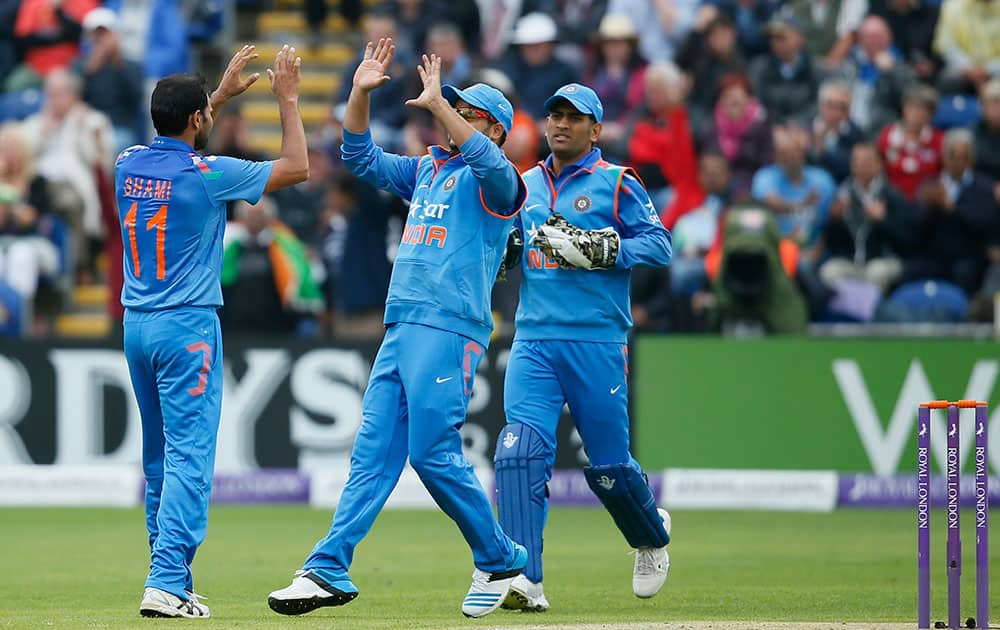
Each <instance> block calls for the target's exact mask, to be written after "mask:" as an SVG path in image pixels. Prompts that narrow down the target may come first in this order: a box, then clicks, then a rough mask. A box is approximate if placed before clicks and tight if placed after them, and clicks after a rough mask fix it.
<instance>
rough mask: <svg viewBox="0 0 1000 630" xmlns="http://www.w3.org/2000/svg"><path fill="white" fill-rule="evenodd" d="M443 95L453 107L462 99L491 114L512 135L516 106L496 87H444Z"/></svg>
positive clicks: (476, 85)
mask: <svg viewBox="0 0 1000 630" xmlns="http://www.w3.org/2000/svg"><path fill="white" fill-rule="evenodd" d="M441 95H442V96H444V97H445V99H447V101H448V102H449V103H451V105H452V107H454V106H455V103H456V102H457V101H458V99H462V100H463V101H465V102H466V103H468V104H469V105H472V106H473V107H477V108H479V109H481V110H483V111H485V112H489V113H490V116H493V118H495V119H496V121H497V122H498V123H500V124H501V125H503V129H504V131H506V132H507V133H510V128H511V127H513V126H514V106H513V105H511V104H510V101H508V100H507V97H506V96H504V95H503V92H501V91H500V90H498V89H496V88H495V87H491V86H489V85H486V84H485V83H476V84H474V85H470V86H469V87H467V88H465V89H464V90H460V89H458V88H457V87H455V86H454V85H442V86H441Z"/></svg>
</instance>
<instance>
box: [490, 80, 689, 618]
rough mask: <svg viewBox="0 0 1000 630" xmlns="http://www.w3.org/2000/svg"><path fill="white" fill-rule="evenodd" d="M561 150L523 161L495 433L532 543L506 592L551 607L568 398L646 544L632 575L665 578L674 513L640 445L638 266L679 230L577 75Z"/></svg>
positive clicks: (601, 485)
mask: <svg viewBox="0 0 1000 630" xmlns="http://www.w3.org/2000/svg"><path fill="white" fill-rule="evenodd" d="M545 109H546V111H547V112H548V115H547V120H546V124H545V136H546V138H547V139H548V143H549V147H550V148H551V151H552V153H551V155H549V157H548V158H547V159H546V160H545V161H544V162H542V163H539V164H538V165H537V166H535V167H533V168H531V169H530V170H528V171H527V172H526V173H525V174H524V181H525V183H526V184H527V186H528V199H527V201H526V202H525V207H524V210H523V211H522V212H521V217H520V220H521V223H522V224H523V227H524V229H525V232H526V234H527V237H526V239H525V240H526V243H525V245H526V247H525V249H524V252H523V263H522V264H523V273H524V276H523V280H522V282H521V299H520V304H519V306H518V309H517V316H516V321H515V326H516V333H515V335H514V343H513V346H512V348H511V354H510V361H509V363H508V365H507V374H506V380H505V384H504V408H505V411H506V415H507V423H508V424H507V425H506V426H505V427H504V428H503V430H502V431H501V432H500V435H499V438H498V440H497V445H496V455H495V459H494V462H495V465H496V484H497V502H498V506H499V512H500V524H501V525H502V526H503V529H504V531H505V532H507V533H508V534H510V536H511V537H512V538H513V539H514V540H516V541H517V542H519V543H521V544H523V545H524V546H525V547H527V549H528V565H527V567H526V568H525V570H524V574H523V575H521V576H518V577H517V579H515V580H514V582H513V584H512V585H511V588H510V593H509V594H508V596H507V598H506V600H505V602H504V604H503V606H504V607H505V608H512V609H523V610H534V611H542V610H547V609H548V608H549V603H548V601H547V600H546V598H545V594H544V592H543V590H542V530H543V529H544V527H545V520H546V515H547V512H548V491H547V487H546V484H547V483H548V481H549V479H551V477H552V465H553V462H554V460H555V453H556V425H557V424H558V422H559V414H560V412H561V410H562V408H563V405H564V404H566V403H569V408H570V411H571V413H572V414H573V418H574V420H575V422H576V427H577V430H578V431H579V433H580V437H581V438H582V439H583V445H584V449H585V450H586V452H587V456H588V458H589V459H590V465H589V466H587V467H586V468H584V475H585V476H586V479H587V483H588V484H589V485H590V488H591V489H592V490H593V491H594V492H595V493H596V494H597V496H598V497H599V498H600V500H601V503H603V504H604V507H605V508H607V510H608V512H610V513H611V516H612V518H613V519H614V522H615V524H616V525H617V526H618V529H620V530H621V532H622V534H624V536H625V540H626V541H628V544H629V545H631V546H632V547H634V548H635V549H636V553H635V568H634V571H633V579H632V588H633V591H634V593H635V594H636V595H637V596H638V597H652V596H653V595H655V594H656V593H657V591H659V589H660V587H661V586H662V585H663V582H664V580H665V579H666V577H667V570H668V568H669V566H670V560H669V556H668V555H667V551H666V548H665V547H666V545H667V543H668V542H670V517H669V515H668V514H667V512H666V511H665V510H660V509H658V508H657V505H656V500H655V498H654V497H653V493H652V492H651V490H650V488H649V485H648V483H647V481H646V475H645V474H644V473H643V471H642V468H641V467H640V466H639V464H638V462H636V461H635V460H634V459H633V458H632V456H631V455H630V453H629V419H628V346H627V345H626V336H627V335H628V331H629V329H630V328H631V327H632V317H631V309H630V305H629V269H631V268H632V267H635V266H637V265H649V266H663V265H666V264H667V263H668V262H670V253H671V246H670V233H669V232H668V231H667V230H666V229H665V228H664V227H663V225H662V224H661V223H660V219H659V217H658V216H657V213H656V211H655V210H654V208H653V204H652V202H651V201H650V199H649V195H648V194H647V193H646V190H645V189H644V188H643V185H642V183H641V182H640V181H639V179H638V177H637V176H636V175H635V173H634V172H633V171H632V170H631V169H629V168H625V167H621V166H617V165H614V164H610V163H608V162H606V161H604V160H603V159H602V158H601V150H600V149H598V148H596V147H595V146H594V145H595V144H596V143H597V141H598V139H599V138H600V135H601V117H602V115H603V111H604V110H603V107H602V105H601V102H600V99H598V97H597V94H595V93H594V91H593V90H591V89H590V88H588V87H585V86H583V85H579V84H576V83H570V84H569V85H564V86H563V87H561V88H559V90H558V91H556V93H555V94H554V95H552V97H550V98H549V99H548V100H547V101H546V102H545Z"/></svg>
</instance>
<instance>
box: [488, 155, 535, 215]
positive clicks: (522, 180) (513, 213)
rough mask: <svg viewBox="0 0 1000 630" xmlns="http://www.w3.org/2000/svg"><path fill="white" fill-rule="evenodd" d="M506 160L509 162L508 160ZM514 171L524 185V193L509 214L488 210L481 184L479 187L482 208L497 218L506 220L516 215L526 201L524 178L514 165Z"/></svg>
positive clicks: (526, 187)
mask: <svg viewBox="0 0 1000 630" xmlns="http://www.w3.org/2000/svg"><path fill="white" fill-rule="evenodd" d="M507 161H508V162H510V160H507ZM511 166H514V163H513V162H511ZM514 172H515V173H517V178H518V179H519V180H521V185H522V186H524V190H525V195H524V198H523V199H521V205H519V206H518V207H517V210H515V211H513V212H511V213H510V214H499V213H497V212H493V211H492V210H490V207H489V206H487V205H486V197H484V196H483V187H482V186H480V187H479V203H481V204H483V210H486V212H488V213H489V214H491V215H493V216H495V217H497V218H498V219H503V220H505V221H508V220H510V219H513V218H514V217H516V216H517V215H518V213H519V212H521V209H522V208H524V204H526V203H527V202H528V195H527V190H528V185H527V184H525V183H524V178H523V177H521V174H520V173H518V172H517V168H516V167H515V168H514Z"/></svg>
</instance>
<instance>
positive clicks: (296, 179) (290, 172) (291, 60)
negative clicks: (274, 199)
mask: <svg viewBox="0 0 1000 630" xmlns="http://www.w3.org/2000/svg"><path fill="white" fill-rule="evenodd" d="M301 69H302V59H301V58H300V57H296V56H295V48H292V47H289V46H288V45H287V44H286V45H284V46H282V47H281V50H279V51H278V55H277V57H275V59H274V69H273V70H272V69H271V68H268V69H267V76H268V78H269V79H270V80H271V91H272V92H274V95H275V97H276V98H277V99H278V113H279V114H280V116H281V155H280V156H279V157H278V159H277V160H275V161H274V166H273V167H272V168H271V175H270V177H268V180H267V186H266V187H265V188H264V192H271V191H274V190H278V189H281V188H286V187H288V186H294V185H295V184H298V183H301V182H304V181H306V179H308V178H309V154H308V150H307V146H306V132H305V129H304V128H303V127H302V116H301V115H300V114H299V82H300V81H301Z"/></svg>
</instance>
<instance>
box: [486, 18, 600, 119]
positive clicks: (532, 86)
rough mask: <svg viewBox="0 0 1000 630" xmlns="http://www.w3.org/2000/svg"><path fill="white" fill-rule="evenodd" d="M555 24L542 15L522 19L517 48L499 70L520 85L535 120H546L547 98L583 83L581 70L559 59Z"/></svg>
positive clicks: (514, 41)
mask: <svg viewBox="0 0 1000 630" xmlns="http://www.w3.org/2000/svg"><path fill="white" fill-rule="evenodd" d="M557 41H558V31H557V29H556V23H555V21H554V20H553V19H552V18H551V17H549V15H547V14H545V13H541V12H535V13H529V14H527V15H524V16H522V17H521V18H520V19H519V20H518V21H517V23H516V24H515V25H514V34H513V36H512V38H511V44H512V45H513V48H512V49H511V50H509V51H508V53H507V55H506V56H505V57H504V59H503V61H502V62H501V63H500V65H499V69H500V70H501V71H503V73H504V74H506V75H507V76H508V77H509V78H510V80H511V81H513V82H514V85H515V86H517V91H518V94H519V95H520V97H521V102H522V103H523V104H524V107H525V109H527V110H528V111H529V112H530V113H531V115H532V116H533V117H534V118H535V120H542V119H543V118H545V113H546V112H545V106H544V103H545V99H547V98H548V97H549V96H551V95H552V94H553V93H555V91H556V90H558V89H559V88H560V87H562V86H563V85H566V84H568V83H576V82H577V81H579V79H580V77H579V76H578V73H577V71H576V70H575V69H574V68H573V67H572V66H570V65H569V64H566V63H563V62H562V61H560V60H559V59H557V58H556V56H555V54H554V53H555V46H556V43H557Z"/></svg>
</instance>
